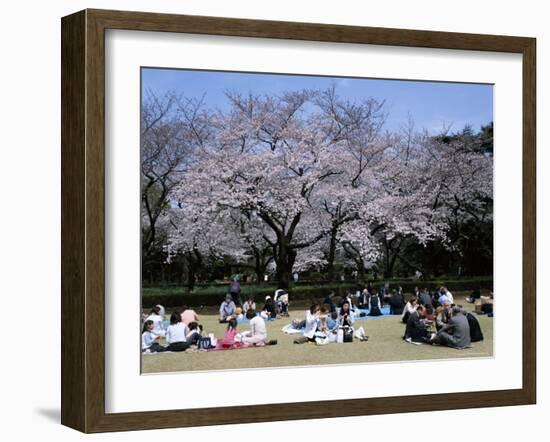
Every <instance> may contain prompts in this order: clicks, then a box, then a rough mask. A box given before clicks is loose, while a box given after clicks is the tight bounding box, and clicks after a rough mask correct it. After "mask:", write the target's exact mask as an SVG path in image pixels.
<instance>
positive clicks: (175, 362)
mask: <svg viewBox="0 0 550 442" xmlns="http://www.w3.org/2000/svg"><path fill="white" fill-rule="evenodd" d="M464 296H466V293H464V294H463V293H460V294H459V293H457V294H455V300H456V301H455V302H457V303H461V304H462V305H463V306H464V307H465V308H466V309H468V310H473V305H471V304H467V303H466V302H462V300H463V299H464ZM304 312H305V308H303V309H302V308H300V309H295V310H292V309H291V311H290V319H289V318H282V319H277V320H275V321H268V322H267V329H268V338H269V339H277V341H278V344H277V345H275V346H267V347H257V348H245V349H239V350H228V351H213V352H205V351H189V350H188V351H186V352H183V353H159V354H143V355H142V372H143V373H159V372H174V371H195V370H227V369H239V368H260V367H285V366H299V365H301V366H303V365H327V364H346V363H363V362H384V361H408V360H423V359H449V358H478V357H490V356H492V355H493V319H492V318H488V317H487V316H485V315H476V317H477V318H478V320H479V322H480V325H481V329H482V331H483V334H484V336H485V340H484V341H482V342H476V343H473V344H472V348H469V349H466V350H454V349H450V348H446V347H439V346H430V345H412V344H409V343H406V342H405V341H403V339H401V338H402V336H403V333H404V330H405V325H404V324H402V323H401V322H400V320H399V317H398V316H386V317H382V318H368V319H361V320H358V321H356V323H355V325H356V327H359V326H362V327H363V328H364V329H365V331H366V333H367V335H368V336H369V341H368V342H359V341H358V340H354V342H353V343H345V344H335V343H331V344H328V345H324V346H317V345H314V344H301V345H297V344H294V343H293V342H292V341H293V340H294V338H295V336H296V335H286V334H284V333H283V332H282V331H281V328H282V327H283V326H284V325H285V324H287V323H288V322H290V320H292V319H294V318H297V319H303V317H304ZM200 322H201V323H202V325H203V326H204V331H205V332H206V333H214V335H215V336H216V337H222V336H223V333H224V331H225V328H226V325H225V324H218V316H217V314H214V313H211V314H204V313H203V314H200ZM247 326H248V324H239V329H240V330H246V329H247ZM161 343H163V342H162V341H161Z"/></svg>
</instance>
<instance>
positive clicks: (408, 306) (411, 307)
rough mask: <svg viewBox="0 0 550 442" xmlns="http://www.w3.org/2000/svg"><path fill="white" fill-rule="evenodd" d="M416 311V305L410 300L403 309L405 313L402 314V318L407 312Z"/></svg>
mask: <svg viewBox="0 0 550 442" xmlns="http://www.w3.org/2000/svg"><path fill="white" fill-rule="evenodd" d="M415 311H416V305H412V304H411V303H410V302H407V304H406V305H405V308H404V309H403V314H402V315H401V318H404V317H405V315H406V314H407V312H409V314H412V313H414V312H415Z"/></svg>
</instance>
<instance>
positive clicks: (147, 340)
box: [141, 331, 157, 350]
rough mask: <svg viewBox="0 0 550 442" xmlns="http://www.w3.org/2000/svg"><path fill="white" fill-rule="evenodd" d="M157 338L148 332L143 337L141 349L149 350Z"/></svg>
mask: <svg viewBox="0 0 550 442" xmlns="http://www.w3.org/2000/svg"><path fill="white" fill-rule="evenodd" d="M156 337H157V336H156V335H155V334H154V333H151V332H150V331H146V332H144V333H143V334H142V335H141V349H142V350H147V349H148V348H149V347H151V345H153V343H154V342H155V338H156Z"/></svg>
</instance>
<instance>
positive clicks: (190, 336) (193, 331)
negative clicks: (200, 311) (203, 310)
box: [185, 321, 202, 345]
mask: <svg viewBox="0 0 550 442" xmlns="http://www.w3.org/2000/svg"><path fill="white" fill-rule="evenodd" d="M187 328H188V329H189V331H188V333H187V336H186V337H185V339H186V341H187V343H188V344H189V345H197V342H198V340H199V339H200V338H202V327H201V326H200V325H199V324H198V322H196V321H193V322H190V323H189V325H188V326H187Z"/></svg>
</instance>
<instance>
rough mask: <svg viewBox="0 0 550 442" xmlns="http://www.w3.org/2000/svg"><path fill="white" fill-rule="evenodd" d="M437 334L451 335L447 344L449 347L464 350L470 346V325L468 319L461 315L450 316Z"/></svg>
mask: <svg viewBox="0 0 550 442" xmlns="http://www.w3.org/2000/svg"><path fill="white" fill-rule="evenodd" d="M438 333H445V334H448V333H451V335H450V339H449V340H448V342H447V345H448V346H449V347H455V348H465V347H469V346H470V344H471V340H470V325H469V324H468V319H467V318H466V316H464V315H463V314H462V313H459V314H457V315H454V316H452V317H451V319H449V322H448V323H447V324H445V325H444V326H443V328H442V329H441V330H440V331H439V332H438Z"/></svg>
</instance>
